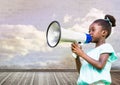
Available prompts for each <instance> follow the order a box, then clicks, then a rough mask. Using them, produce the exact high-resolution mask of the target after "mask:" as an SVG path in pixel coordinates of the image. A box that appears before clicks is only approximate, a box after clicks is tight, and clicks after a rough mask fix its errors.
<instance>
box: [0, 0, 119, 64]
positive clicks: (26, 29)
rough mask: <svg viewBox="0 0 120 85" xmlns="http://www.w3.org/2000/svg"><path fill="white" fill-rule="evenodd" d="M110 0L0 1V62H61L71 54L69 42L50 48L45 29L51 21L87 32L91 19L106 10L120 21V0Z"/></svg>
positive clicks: (102, 15)
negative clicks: (119, 3)
mask: <svg viewBox="0 0 120 85" xmlns="http://www.w3.org/2000/svg"><path fill="white" fill-rule="evenodd" d="M107 1H108V0H106V1H104V0H97V1H96V0H92V1H91V0H84V1H80V0H58V1H57V0H49V1H45V0H11V1H9V0H0V65H46V62H51V63H52V62H57V61H60V59H61V57H65V56H66V55H68V54H71V51H70V44H64V45H62V44H60V45H58V46H57V47H56V48H54V49H53V48H50V47H48V45H47V44H46V30H47V27H48V25H49V24H50V22H51V21H53V20H57V21H59V22H60V25H61V26H62V27H63V28H66V29H70V30H74V31H77V32H87V31H88V27H89V25H90V24H91V22H92V21H94V20H95V19H98V18H103V17H104V15H105V14H106V13H107V14H112V15H113V16H116V18H117V19H118V21H120V19H119V16H118V15H119V12H118V11H119V10H120V8H118V7H116V4H117V3H118V2H119V0H111V1H109V2H107ZM103 2H104V3H103ZM105 2H106V3H105ZM106 4H107V6H106ZM118 24H119V23H118ZM118 28H119V27H118ZM113 32H116V33H117V31H113ZM111 39H112V38H111ZM115 40H116V38H115ZM110 41H111V40H110ZM110 41H109V42H110ZM113 45H114V44H113ZM115 50H116V51H117V52H119V50H120V49H117V48H116V47H115Z"/></svg>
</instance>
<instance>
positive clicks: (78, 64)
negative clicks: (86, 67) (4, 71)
mask: <svg viewBox="0 0 120 85" xmlns="http://www.w3.org/2000/svg"><path fill="white" fill-rule="evenodd" d="M75 62H76V68H77V71H78V73H80V68H81V61H80V59H79V56H77V58H75Z"/></svg>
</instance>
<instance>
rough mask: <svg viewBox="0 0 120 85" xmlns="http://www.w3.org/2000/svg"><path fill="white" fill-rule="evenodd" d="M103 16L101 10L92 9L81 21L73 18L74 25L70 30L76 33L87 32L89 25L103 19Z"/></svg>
mask: <svg viewBox="0 0 120 85" xmlns="http://www.w3.org/2000/svg"><path fill="white" fill-rule="evenodd" d="M104 16H105V14H104V12H103V11H102V10H99V9H96V8H92V9H90V10H89V12H88V13H87V14H86V16H85V17H83V18H82V19H81V20H80V18H79V17H78V18H74V19H73V21H74V22H75V24H74V25H73V26H72V27H71V28H70V29H71V30H75V31H77V32H88V29H89V25H90V24H91V23H92V22H93V21H94V20H96V19H103V18H104Z"/></svg>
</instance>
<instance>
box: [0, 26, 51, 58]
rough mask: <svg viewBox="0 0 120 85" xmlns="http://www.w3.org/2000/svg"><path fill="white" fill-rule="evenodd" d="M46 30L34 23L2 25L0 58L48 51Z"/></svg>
mask: <svg viewBox="0 0 120 85" xmlns="http://www.w3.org/2000/svg"><path fill="white" fill-rule="evenodd" d="M48 50H50V48H47V45H46V39H45V32H42V31H39V30H38V29H37V28H35V27H34V26H32V25H0V56H1V57H0V58H2V59H3V57H9V58H12V57H14V56H16V55H22V56H24V55H26V54H28V53H30V52H33V51H42V52H46V51H48Z"/></svg>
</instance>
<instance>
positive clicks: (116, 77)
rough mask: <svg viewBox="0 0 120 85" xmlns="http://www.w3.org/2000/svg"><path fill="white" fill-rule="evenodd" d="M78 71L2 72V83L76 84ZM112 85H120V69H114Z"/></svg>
mask: <svg viewBox="0 0 120 85" xmlns="http://www.w3.org/2000/svg"><path fill="white" fill-rule="evenodd" d="M78 75H79V74H78V73H77V72H69V71H68V72H67V71H65V72H59V71H58V72H57V71H56V72H52V71H51V72H47V71H46V72H38V71H37V72H0V85H76V81H77V78H78ZM111 75H112V80H113V83H112V84H111V85H120V71H112V72H111Z"/></svg>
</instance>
